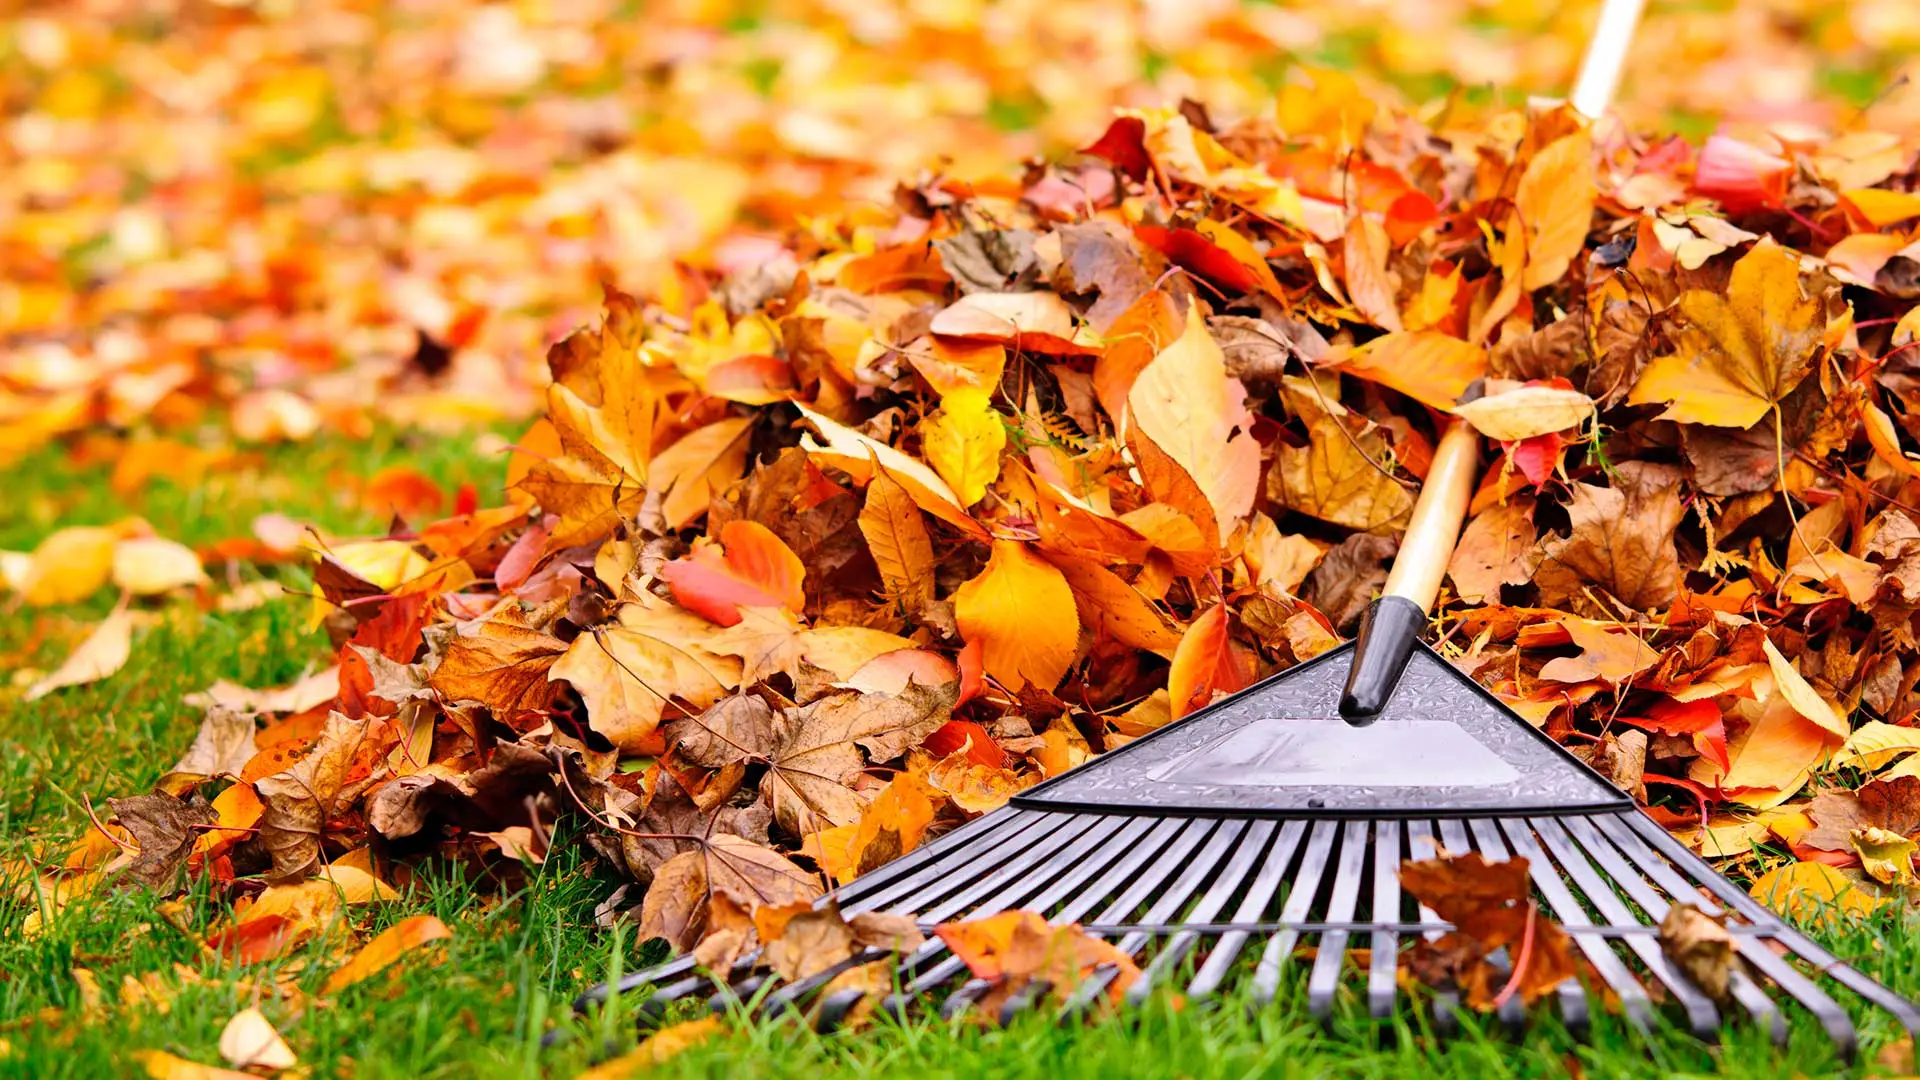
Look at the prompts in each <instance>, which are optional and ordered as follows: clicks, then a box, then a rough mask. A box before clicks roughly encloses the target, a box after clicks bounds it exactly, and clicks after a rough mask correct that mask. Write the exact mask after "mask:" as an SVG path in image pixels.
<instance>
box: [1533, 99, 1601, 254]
mask: <svg viewBox="0 0 1920 1080" xmlns="http://www.w3.org/2000/svg"><path fill="white" fill-rule="evenodd" d="M1598 194H1599V192H1598V191H1597V190H1596V188H1595V183H1594V164H1593V138H1592V136H1591V135H1589V134H1588V133H1587V131H1585V130H1584V129H1583V130H1580V131H1576V132H1574V133H1573V134H1571V135H1567V136H1565V137H1563V138H1560V139H1556V140H1554V141H1553V142H1551V143H1549V144H1547V146H1546V147H1545V148H1544V149H1542V150H1541V151H1540V152H1539V153H1537V154H1535V155H1533V160H1531V161H1529V162H1527V169H1526V172H1524V173H1522V174H1521V176H1520V186H1519V187H1518V188H1516V189H1515V190H1514V195H1513V209H1514V216H1515V218H1516V219H1517V220H1518V222H1519V224H1520V227H1521V229H1522V230H1524V235H1525V237H1526V249H1527V270H1526V276H1525V277H1524V278H1523V279H1522V282H1521V285H1522V287H1523V288H1524V289H1526V290H1527V291H1528V292H1532V291H1533V290H1535V289H1538V288H1542V287H1544V286H1547V285H1551V284H1553V283H1554V282H1556V281H1559V280H1560V278H1561V276H1562V275H1564V274H1565V273H1566V272H1567V266H1568V264H1570V263H1571V262H1572V261H1573V259H1574V256H1576V255H1578V254H1580V251H1581V249H1582V248H1584V247H1586V243H1587V230H1588V229H1589V228H1591V227H1592V224H1593V206H1594V202H1595V199H1596V197H1597V196H1598Z"/></svg>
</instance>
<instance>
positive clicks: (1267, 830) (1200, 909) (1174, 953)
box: [1119, 821, 1274, 1005]
mask: <svg viewBox="0 0 1920 1080" xmlns="http://www.w3.org/2000/svg"><path fill="white" fill-rule="evenodd" d="M1229 824H1230V825H1231V826H1233V828H1232V830H1231V835H1229V830H1228V829H1227V828H1224V827H1223V828H1222V829H1221V830H1220V832H1219V833H1216V834H1215V840H1216V841H1218V840H1225V841H1227V842H1231V843H1233V844H1234V847H1233V855H1232V856H1231V857H1229V856H1228V855H1227V853H1226V852H1225V851H1222V852H1220V853H1219V855H1218V856H1216V858H1215V860H1214V864H1215V865H1218V866H1220V868H1221V869H1220V872H1219V874H1217V875H1215V877H1214V879H1213V884H1212V885H1210V886H1208V888H1207V891H1206V893H1205V894H1204V895H1202V896H1201V897H1200V899H1199V900H1197V901H1195V902H1194V905H1193V907H1192V909H1191V910H1189V911H1187V912H1186V913H1185V918H1186V921H1188V922H1196V923H1203V922H1211V921H1212V920H1213V917H1214V916H1215V915H1218V914H1219V913H1220V909H1221V908H1224V907H1226V906H1227V901H1229V900H1231V899H1232V898H1233V894H1234V893H1235V892H1237V891H1238V890H1239V889H1240V884H1241V882H1242V880H1244V879H1245V878H1246V877H1247V876H1248V875H1249V874H1252V873H1253V872H1254V870H1255V868H1256V867H1258V866H1259V862H1260V853H1261V852H1262V851H1263V850H1265V849H1266V846H1267V841H1268V840H1269V839H1271V838H1272V836H1273V830H1274V823H1273V822H1271V821H1255V822H1252V823H1251V824H1248V823H1246V822H1231V823H1229ZM1242 830H1244V831H1242ZM1211 850H1212V845H1211V844H1210V845H1209V850H1208V851H1207V852H1202V853H1201V859H1202V860H1205V859H1206V858H1207V855H1208V854H1209V853H1210V852H1211ZM1196 887H1197V883H1196ZM1174 889H1175V891H1174V893H1171V894H1169V895H1170V896H1172V895H1177V893H1178V891H1179V886H1178V885H1176V886H1175V887H1174ZM1177 913H1178V912H1177V911H1176V912H1170V913H1169V914H1177ZM1147 918H1148V921H1150V922H1159V921H1163V919H1161V918H1156V917H1155V916H1154V915H1153V914H1152V913H1149V914H1148V917H1147ZM1199 940H1200V935H1199V934H1198V933H1195V932H1193V931H1188V932H1186V933H1180V934H1175V935H1173V936H1172V937H1171V938H1169V939H1168V940H1167V942H1166V944H1165V945H1163V946H1161V948H1160V953H1159V955H1157V956H1155V957H1154V958H1153V962H1152V963H1149V964H1148V965H1147V966H1146V968H1145V969H1144V970H1142V971H1141V972H1140V977H1139V978H1138V979H1135V980H1134V983H1133V985H1132V986H1130V987H1128V988H1127V1002H1128V1003H1129V1004H1135V1005H1137V1004H1139V1003H1140V1002H1142V1001H1145V1000H1146V999H1147V995H1149V994H1151V993H1153V988H1154V986H1155V985H1156V984H1157V983H1159V982H1160V981H1161V980H1162V979H1164V978H1165V977H1166V975H1167V973H1169V972H1171V971H1172V970H1173V969H1174V968H1175V967H1176V966H1177V965H1178V964H1179V963H1180V961H1181V959H1182V958H1184V957H1185V956H1186V955H1187V953H1188V951H1190V950H1191V949H1192V948H1193V946H1194V945H1195V944H1196V943H1197V942H1198V941H1199ZM1119 947H1120V948H1121V949H1122V950H1124V951H1127V952H1131V951H1133V950H1132V949H1129V948H1128V944H1127V941H1126V939H1122V941H1121V944H1120V946H1119Z"/></svg>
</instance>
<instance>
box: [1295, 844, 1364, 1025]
mask: <svg viewBox="0 0 1920 1080" xmlns="http://www.w3.org/2000/svg"><path fill="white" fill-rule="evenodd" d="M1368 832H1369V830H1368V827H1367V823H1366V822H1364V821H1361V820H1358V819H1354V820H1351V821H1348V822H1347V823H1346V830H1345V832H1344V834H1343V835H1342V836H1341V838H1340V865H1339V866H1338V867H1336V868H1335V869H1334V872H1333V892H1332V894H1331V895H1330V896H1328V898H1327V917H1326V921H1328V922H1332V923H1342V922H1348V921H1351V920H1352V918H1353V906H1354V903H1355V901H1357V900H1358V899H1359V896H1360V875H1361V872H1362V871H1363V870H1364V869H1365V868H1366V861H1367V834H1368ZM1376 918H1377V916H1376ZM1347 937H1348V933H1347V931H1345V930H1327V931H1323V932H1322V933H1321V935H1320V943H1319V944H1320V949H1319V952H1318V954H1317V955H1315V956H1314V958H1313V967H1312V968H1311V969H1309V971H1308V973H1307V1011H1308V1012H1309V1013H1310V1014H1312V1015H1313V1016H1314V1018H1316V1019H1318V1020H1320V1021H1321V1022H1322V1023H1325V1022H1326V1021H1327V1020H1328V1019H1330V1018H1331V1017H1332V1016H1333V997H1334V992H1335V991H1337V990H1338V989H1339V987H1340V969H1341V967H1342V966H1343V965H1344V964H1345V963H1346V959H1347Z"/></svg>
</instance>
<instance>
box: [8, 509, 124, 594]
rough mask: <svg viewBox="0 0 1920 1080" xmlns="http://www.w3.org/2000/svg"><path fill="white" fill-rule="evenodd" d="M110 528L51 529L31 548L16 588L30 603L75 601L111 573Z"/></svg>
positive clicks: (111, 548)
mask: <svg viewBox="0 0 1920 1080" xmlns="http://www.w3.org/2000/svg"><path fill="white" fill-rule="evenodd" d="M114 541H115V537H114V534H113V530H111V529H101V528H95V527H93V526H76V527H74V528H69V529H61V530H59V531H57V532H54V533H52V534H50V535H48V537H47V538H46V539H45V540H42V541H40V545H39V546H38V547H36V548H34V549H33V562H32V563H31V564H30V565H29V566H28V568H27V573H26V580H25V581H24V582H23V583H22V584H21V586H20V592H21V594H22V595H23V596H24V597H25V599H26V601H27V603H29V604H31V605H33V606H34V607H49V606H52V605H54V604H77V603H79V602H80V601H82V600H85V599H86V598H87V597H89V596H92V595H93V594H94V593H96V592H99V591H100V587H101V586H102V585H105V584H106V583H107V579H108V577H109V576H110V575H111V574H112V573H113V549H114Z"/></svg>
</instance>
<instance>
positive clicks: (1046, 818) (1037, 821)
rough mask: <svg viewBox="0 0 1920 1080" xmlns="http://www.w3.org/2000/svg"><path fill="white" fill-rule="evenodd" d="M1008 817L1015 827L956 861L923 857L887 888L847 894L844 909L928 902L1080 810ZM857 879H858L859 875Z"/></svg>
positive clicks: (1040, 837) (853, 911) (1011, 855)
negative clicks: (851, 894)
mask: <svg viewBox="0 0 1920 1080" xmlns="http://www.w3.org/2000/svg"><path fill="white" fill-rule="evenodd" d="M1008 820H1009V823H1010V825H1011V826H1013V827H1010V828H1005V829H998V830H995V831H993V832H990V833H988V834H986V835H985V836H983V838H982V841H981V843H980V844H979V845H977V846H974V847H969V848H968V849H966V850H965V851H962V852H959V853H958V854H959V855H960V857H959V858H956V859H954V860H952V861H951V862H949V861H948V860H946V859H944V858H933V859H924V860H919V861H917V862H916V863H915V865H914V867H913V872H912V873H910V874H906V875H904V876H902V877H900V878H898V879H896V880H895V881H893V882H892V883H891V884H890V885H888V886H886V887H885V888H881V889H876V890H873V891H872V892H868V893H862V894H859V895H857V896H855V897H854V898H852V899H847V898H844V897H843V898H842V900H841V902H840V910H842V911H844V912H846V913H847V914H849V915H852V914H856V913H858V912H862V911H880V910H885V909H888V908H892V909H894V910H902V909H910V908H912V907H919V906H925V904H926V903H927V902H928V899H929V897H932V898H935V899H937V898H939V897H941V896H945V895H947V893H949V892H951V891H952V890H953V889H955V888H957V887H959V886H961V885H963V884H965V883H966V882H969V881H973V880H977V879H978V878H980V877H983V876H986V875H989V874H991V873H993V872H994V871H995V870H997V869H998V868H999V867H1000V866H1001V865H1002V864H1004V863H1005V862H1007V861H1008V860H1009V859H1013V858H1016V857H1018V856H1019V855H1020V854H1021V853H1022V852H1025V851H1028V850H1030V849H1031V848H1033V847H1034V845H1035V844H1038V843H1045V842H1046V841H1047V839H1048V838H1049V837H1051V836H1053V835H1054V834H1055V832H1056V831H1057V830H1058V829H1059V828H1061V827H1062V826H1066V825H1068V824H1070V823H1072V822H1074V821H1076V820H1080V816H1079V815H1070V814H1047V813H1035V812H1021V813H1019V814H1017V815H1008ZM854 884H856V885H857V884H859V882H858V881H855V883H854ZM930 890H931V891H930Z"/></svg>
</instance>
